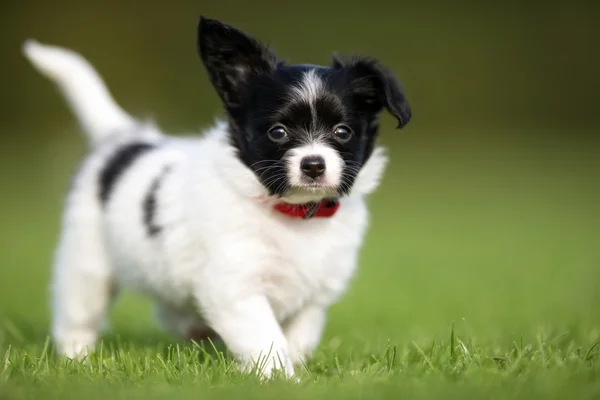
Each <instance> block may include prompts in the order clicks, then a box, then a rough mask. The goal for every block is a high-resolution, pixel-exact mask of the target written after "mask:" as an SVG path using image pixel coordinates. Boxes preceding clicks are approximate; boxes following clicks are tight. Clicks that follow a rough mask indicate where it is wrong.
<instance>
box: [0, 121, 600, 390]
mask: <svg viewBox="0 0 600 400" xmlns="http://www.w3.org/2000/svg"><path fill="white" fill-rule="evenodd" d="M590 133H591V132H585V131H581V132H575V134H573V135H571V136H569V138H568V139H566V138H565V136H564V135H565V134H566V133H565V132H562V131H550V130H542V129H541V130H535V129H531V130H527V131H525V130H488V131H487V132H486V133H485V134H482V133H481V132H479V131H459V130H454V131H448V132H433V131H427V130H426V129H415V131H414V132H412V133H411V132H408V131H407V133H406V134H403V135H399V136H396V137H395V138H394V139H393V140H391V139H385V138H384V140H387V142H389V143H388V144H390V146H391V156H392V163H391V165H390V168H389V169H388V171H387V175H386V177H385V179H384V182H383V184H382V187H381V190H380V191H379V192H377V193H376V194H375V195H374V196H373V197H372V198H371V199H370V206H371V211H372V224H371V228H370V232H369V235H368V238H367V240H366V242H365V246H364V249H363V252H362V257H361V269H360V272H359V274H358V275H357V277H356V279H355V280H354V282H353V284H352V286H351V288H350V289H349V291H348V293H347V295H346V296H345V297H343V298H342V299H341V301H340V302H339V303H338V304H336V305H335V306H334V307H333V308H332V310H331V313H330V316H329V320H328V324H327V329H326V332H325V335H324V338H323V342H322V345H321V346H320V348H319V350H318V352H317V354H316V355H315V357H314V359H313V360H311V361H310V362H309V363H307V365H306V368H305V369H304V370H301V371H300V372H299V374H300V376H301V378H302V379H301V382H300V383H297V384H295V383H290V382H284V381H283V380H275V381H273V382H269V383H266V384H261V383H260V382H258V381H257V380H256V379H253V378H252V377H248V376H243V375H240V374H239V373H238V372H236V370H235V368H233V363H232V360H231V358H230V357H229V356H228V355H227V354H226V352H225V353H224V350H225V349H223V348H222V347H220V346H216V348H214V347H213V346H211V345H210V344H207V343H200V344H190V343H182V342H179V343H178V342H175V341H173V340H172V339H171V338H169V337H168V336H166V335H164V334H163V333H161V332H160V331H159V330H157V328H156V327H155V326H154V324H153V321H152V319H151V314H150V310H149V304H148V302H147V301H145V300H144V299H141V298H139V297H137V296H135V295H134V294H131V293H130V294H127V295H125V296H124V297H123V298H122V299H121V300H120V301H119V302H118V303H117V305H116V307H115V309H114V310H113V315H112V323H113V329H112V333H110V334H109V335H108V336H107V337H105V338H104V341H103V343H102V345H101V346H100V347H99V349H98V352H97V353H96V354H94V355H93V356H92V357H91V358H90V359H89V360H88V362H87V363H84V364H79V363H74V362H70V361H66V360H59V359H56V358H55V357H54V354H53V348H52V345H51V343H49V341H48V340H47V332H48V320H49V305H48V290H47V284H48V279H49V271H50V260H51V256H52V251H53V246H54V244H55V240H56V235H57V232H58V231H57V230H58V221H59V215H60V207H61V202H62V195H63V192H64V189H65V188H66V187H67V186H68V183H69V173H70V172H71V171H72V170H73V168H75V165H76V162H77V160H78V159H79V157H80V156H81V155H82V152H83V149H82V146H81V144H82V142H81V141H80V140H79V141H78V140H77V139H75V138H77V136H76V135H77V133H76V132H75V130H72V132H68V134H65V137H66V138H69V140H65V141H63V142H58V143H56V144H55V145H54V146H52V145H51V146H49V147H48V148H45V149H43V150H39V151H41V152H42V153H44V154H42V156H39V158H38V162H37V164H36V163H33V162H32V163H31V165H34V166H35V168H34V167H30V168H24V169H20V170H19V171H18V178H19V179H7V180H6V182H8V185H9V187H8V188H9V189H10V190H6V194H5V196H4V199H3V201H5V202H6V205H7V206H6V207H2V209H1V210H0V220H2V221H3V228H2V232H1V233H0V234H1V236H0V239H1V240H2V241H1V243H2V251H1V252H0V266H1V267H0V399H2V400H4V399H20V398H61V399H70V398H84V397H91V398H102V397H107V398H123V399H125V398H127V399H130V398H136V397H139V398H165V397H169V396H171V397H175V396H176V397H177V398H227V397H236V398H240V397H242V398H305V397H306V398H314V399H318V398H334V397H341V398H387V397H391V398H393V397H400V396H405V397H410V398H431V397H440V398H445V399H448V398H469V397H479V398H523V399H531V398H545V399H549V398H556V399H563V398H576V399H585V398H590V399H591V398H599V396H600V344H598V343H599V340H600V321H599V320H598V316H599V315H600V313H599V310H598V305H599V304H600V302H599V300H600V291H598V287H600V268H599V266H600V252H599V251H598V244H599V243H600V224H599V222H600V212H599V211H600V190H599V188H598V182H599V178H600V160H599V159H598V157H597V154H598V150H599V146H598V141H597V140H596V139H593V136H594V135H591V134H590ZM385 137H387V138H390V137H391V135H388V136H385ZM69 143H70V144H69ZM58 153H60V154H61V158H60V161H57V159H56V157H53V156H52V155H55V154H58ZM22 154H26V153H25V152H23V153H22ZM25 157H26V156H25ZM32 157H33V156H32ZM27 161H28V160H27V159H25V160H19V162H22V164H20V165H25V164H27ZM4 162H5V163H10V162H11V160H4ZM7 165H9V166H10V165H11V164H7ZM14 165H15V164H13V166H14ZM5 171H6V168H5ZM11 171H13V173H14V174H13V175H12V177H16V176H17V172H16V170H14V169H13V170H11ZM27 182H36V184H35V185H30V184H26V183H27Z"/></svg>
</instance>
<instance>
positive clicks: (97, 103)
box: [23, 39, 137, 145]
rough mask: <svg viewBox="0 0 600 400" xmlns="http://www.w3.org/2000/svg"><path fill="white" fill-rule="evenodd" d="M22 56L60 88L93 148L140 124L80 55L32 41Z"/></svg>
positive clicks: (26, 44)
mask: <svg viewBox="0 0 600 400" xmlns="http://www.w3.org/2000/svg"><path fill="white" fill-rule="evenodd" d="M23 53H24V54H25V56H26V57H27V58H28V59H29V61H30V62H31V63H32V64H33V65H34V66H35V68H36V69H37V70H38V71H39V72H40V73H41V74H43V75H45V76H46V77H48V78H50V79H51V80H52V81H53V82H54V83H55V84H56V85H57V86H58V88H59V89H60V90H61V92H62V93H63V95H64V96H65V97H66V99H67V102H68V103H69V105H70V106H71V109H72V110H73V113H74V114H75V116H76V117H77V118H78V119H79V122H80V123H81V125H82V126H83V129H84V130H85V131H86V133H87V134H88V136H89V138H90V140H91V142H92V145H94V144H97V143H98V142H100V141H102V140H103V139H104V138H105V137H108V136H111V135H112V134H114V133H116V132H118V131H120V130H123V129H127V128H131V127H133V126H134V125H135V124H137V121H136V120H135V119H134V118H133V117H131V116H130V115H129V114H127V113H126V112H125V111H123V109H122V108H121V107H120V106H119V105H118V104H117V103H116V102H115V100H114V99H113V97H112V96H111V94H110V92H109V91H108V89H107V88H106V85H105V84H104V82H103V80H102V78H101V77H100V75H99V74H98V73H97V72H96V70H95V69H94V67H92V66H91V65H90V63H89V62H88V61H87V60H86V59H85V58H83V57H82V56H81V55H79V54H77V53H75V52H73V51H71V50H67V49H64V48H60V47H56V46H49V45H44V44H41V43H39V42H37V41H35V40H33V39H30V40H27V41H25V43H24V44H23Z"/></svg>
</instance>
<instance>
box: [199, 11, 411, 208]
mask: <svg viewBox="0 0 600 400" xmlns="http://www.w3.org/2000/svg"><path fill="white" fill-rule="evenodd" d="M198 49H199V52H200V56H201V58H202V61H203V62H204V65H205V67H206V69H207V71H208V74H209V77H210V79H211V81H212V84H213V85H214V87H215V89H216V91H217V93H218V94H219V97H220V98H221V100H222V102H223V104H224V106H225V109H226V111H227V113H228V116H229V120H230V129H231V132H230V134H231V141H232V144H233V145H234V146H235V147H236V149H237V151H238V155H239V157H240V159H241V160H242V162H243V163H244V164H245V165H246V166H247V167H248V168H250V169H251V170H252V171H253V172H254V173H255V174H256V176H257V177H258V179H259V180H260V182H261V183H262V184H263V185H264V186H265V187H266V188H267V189H268V191H269V193H270V194H272V195H275V196H278V197H281V198H283V199H284V200H285V201H288V202H291V203H305V202H311V201H319V200H322V199H324V198H331V197H339V196H343V195H344V194H347V193H348V192H349V191H350V190H351V188H352V185H353V183H354V180H355V179H356V176H357V174H358V173H359V172H360V170H361V168H362V167H363V165H364V164H365V162H366V161H367V160H368V159H369V157H370V155H371V153H372V151H373V148H374V142H375V139H376V137H377V132H378V115H379V113H380V112H381V111H382V110H383V109H384V108H385V109H387V110H388V111H389V112H390V113H391V114H392V115H394V116H395V117H396V118H397V119H398V122H399V125H398V127H403V126H405V125H406V124H407V123H408V122H409V120H410V118H411V111H410V107H409V105H408V103H407V101H406V99H405V97H404V94H403V92H402V90H401V88H400V85H399V84H398V82H397V81H396V80H395V79H394V77H393V76H392V74H390V72H389V71H388V70H387V69H386V68H384V67H383V66H381V65H379V63H377V62H376V61H375V60H372V59H367V58H354V59H352V60H350V61H348V62H347V63H342V62H341V61H339V60H337V59H336V58H335V57H334V60H333V63H332V65H331V66H329V67H322V66H314V65H286V64H285V63H283V62H278V60H277V58H276V57H275V55H274V54H273V53H272V52H271V51H269V50H268V49H267V48H266V47H265V46H263V45H262V44H261V43H259V42H258V41H257V40H255V39H254V38H252V37H249V36H247V35H245V34H244V33H243V32H241V31H239V30H237V29H235V28H233V27H231V26H229V25H226V24H223V23H221V22H219V21H216V20H213V19H207V18H203V17H202V18H201V19H200V24H199V28H198Z"/></svg>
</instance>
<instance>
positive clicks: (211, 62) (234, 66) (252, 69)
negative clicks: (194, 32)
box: [197, 16, 277, 108]
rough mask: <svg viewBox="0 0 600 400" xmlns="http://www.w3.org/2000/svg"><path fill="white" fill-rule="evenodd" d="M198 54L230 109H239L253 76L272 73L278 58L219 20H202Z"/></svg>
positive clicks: (199, 29) (204, 18) (256, 42)
mask: <svg viewBox="0 0 600 400" xmlns="http://www.w3.org/2000/svg"><path fill="white" fill-rule="evenodd" d="M197 46H198V52H199V53H200V58H201V59H202V62H203V63H204V66H205V67H206V70H207V72H208V75H209V77H210V80H211V82H212V84H213V86H214V87H215V89H216V90H217V93H218V94H219V96H220V97H221V100H223V103H224V104H225V106H226V107H229V108H235V107H236V106H239V104H240V101H241V94H242V90H243V89H244V86H245V85H246V83H247V82H248V79H249V78H250V77H252V76H253V75H259V74H264V73H269V72H271V71H272V70H273V69H274V68H275V66H276V63H277V61H276V57H275V55H274V54H273V53H272V52H271V51H269V49H267V47H265V46H264V45H263V44H261V43H260V42H259V41H257V40H256V39H254V38H252V37H250V36H248V35H246V34H245V33H243V32H242V31H240V30H238V29H236V28H234V27H232V26H230V25H227V24H224V23H222V22H220V21H218V20H216V19H211V18H206V17H204V16H201V17H200V22H199V24H198V41H197Z"/></svg>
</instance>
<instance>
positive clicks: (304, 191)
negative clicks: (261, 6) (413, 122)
mask: <svg viewBox="0 0 600 400" xmlns="http://www.w3.org/2000/svg"><path fill="white" fill-rule="evenodd" d="M197 47H198V52H199V55H200V58H201V60H202V63H203V65H204V67H205V68H206V71H207V73H208V77H209V79H210V81H211V83H212V85H213V87H214V88H215V90H216V93H217V94H218V96H219V98H220V101H221V102H222V104H223V107H224V110H225V114H226V118H223V120H221V121H218V122H216V123H215V124H214V125H213V126H212V127H211V128H210V129H207V130H206V132H204V134H203V135H202V136H199V137H195V138H189V137H187V136H186V137H174V136H170V135H167V134H165V133H163V132H162V131H161V130H160V129H159V128H158V127H157V126H155V125H154V124H151V123H146V122H143V121H140V120H138V119H135V118H133V117H132V116H130V115H129V114H127V113H126V112H125V111H123V110H122V109H121V108H120V107H119V106H118V105H117V104H116V102H115V101H114V100H113V97H112V96H111V94H110V92H109V91H108V90H107V88H106V87H105V85H104V83H103V81H102V79H101V77H100V76H99V75H98V73H97V72H96V71H95V70H94V68H93V67H92V66H91V65H90V64H89V63H88V62H87V61H86V60H85V59H84V58H82V57H81V56H80V55H78V54H76V53H74V52H72V51H70V50H67V49H63V48H59V47H54V46H48V45H43V44H40V43H38V42H37V41H35V40H28V41H26V42H25V44H24V47H23V50H24V54H25V55H26V57H27V58H28V59H29V60H30V61H31V63H32V64H33V65H34V66H35V68H36V69H37V70H38V71H39V72H40V73H42V74H43V75H45V76H47V77H48V78H50V79H51V80H52V81H53V82H54V83H55V84H56V85H57V87H58V88H59V89H60V90H61V92H62V93H63V94H64V96H65V97H66V99H67V101H68V103H69V105H70V107H71V108H72V110H73V113H74V114H75V115H76V116H77V118H78V120H79V121H80V123H81V125H82V128H83V131H84V132H85V133H86V134H87V136H88V138H89V142H90V147H91V151H90V152H89V154H88V155H87V157H86V158H85V160H84V161H83V163H82V164H81V166H80V168H79V169H78V172H77V174H76V176H75V177H74V180H73V183H72V186H71V189H70V193H69V195H68V198H67V201H66V204H65V209H64V217H63V221H62V233H61V236H60V240H59V244H58V248H57V251H56V256H55V265H54V270H53V285H52V311H53V317H52V338H53V341H54V343H55V345H56V348H57V352H58V353H59V354H61V355H64V356H67V357H70V358H81V357H83V356H85V355H86V354H88V352H89V351H92V350H93V348H94V345H95V344H96V342H97V340H98V337H99V334H100V333H101V330H102V327H103V322H104V318H105V316H106V314H107V310H108V309H109V307H110V305H111V304H112V302H113V301H114V300H115V298H116V296H117V294H118V293H119V292H120V291H121V290H122V289H133V290H137V291H139V292H141V293H143V294H145V295H147V296H148V297H149V298H151V299H152V300H153V301H154V302H155V310H156V316H157V319H158V322H159V323H160V324H161V325H162V326H163V327H164V329H166V330H167V331H168V332H170V333H172V334H174V335H178V336H180V337H183V338H202V337H206V336H213V337H217V338H220V339H221V340H222V341H223V342H224V344H225V345H226V346H227V348H228V349H229V351H230V352H231V353H232V354H233V355H234V357H235V358H236V359H237V360H238V361H239V363H240V366H241V368H243V369H244V370H249V371H258V370H260V372H262V373H263V374H265V376H267V377H269V376H271V375H272V373H273V371H274V370H281V371H283V372H284V373H285V375H286V376H288V377H291V376H293V375H294V368H295V367H297V366H298V364H300V363H302V362H303V361H304V360H306V359H307V358H309V357H310V355H311V352H312V351H313V350H314V349H315V348H316V346H317V345H318V343H319V340H320V337H321V333H322V330H323V326H324V324H325V320H326V313H327V310H328V308H329V306H330V305H331V304H332V303H333V302H335V301H336V300H337V299H338V298H339V297H340V295H342V294H343V292H344V291H345V289H346V288H347V286H348V283H349V281H350V280H351V278H352V276H353V274H354V272H355V270H356V268H357V257H358V253H359V250H360V247H361V243H362V241H363V237H364V234H365V230H366V228H367V222H368V213H367V207H366V204H365V196H366V195H368V194H369V193H371V192H372V191H373V190H374V189H375V188H376V187H377V186H378V183H379V181H380V178H381V176H382V173H383V170H384V167H385V164H386V157H385V154H384V151H383V149H382V148H380V147H377V146H376V139H377V136H378V128H379V124H378V116H379V115H380V112H381V111H382V110H384V109H385V110H387V111H388V112H389V113H391V115H393V116H394V117H395V119H397V121H398V127H404V126H405V125H406V124H407V123H408V122H409V121H410V119H411V110H410V107H409V104H408V102H407V100H406V98H405V95H404V92H403V89H402V87H401V85H400V84H399V82H398V81H397V80H396V79H395V78H394V76H393V74H392V73H391V72H390V71H389V70H388V69H387V68H385V67H384V66H382V65H381V64H380V63H379V62H378V61H376V60H374V59H372V58H366V57H354V58H350V59H348V60H344V61H342V60H340V59H338V58H337V57H335V56H334V57H333V61H332V64H331V65H330V66H317V65H310V64H300V65H290V64H287V63H285V62H283V61H280V60H278V58H277V57H276V56H275V54H274V53H273V52H272V51H271V50H270V49H269V48H267V47H266V46H265V45H263V44H262V43H261V42H259V41H258V40H257V39H255V38H253V37H250V36H248V35H246V34H245V33H243V32H242V31H240V30H238V29H236V28H234V27H232V26H229V25H227V24H224V23H222V22H220V21H218V20H215V19H209V18H206V17H200V21H199V25H198V40H197ZM257 365H259V366H260V367H261V368H258V369H257V368H256V366H257Z"/></svg>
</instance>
